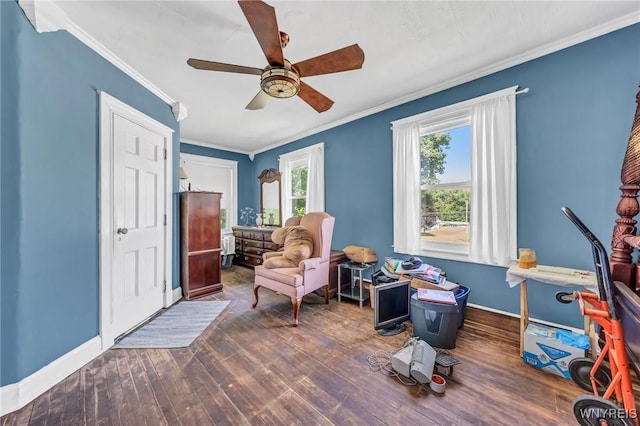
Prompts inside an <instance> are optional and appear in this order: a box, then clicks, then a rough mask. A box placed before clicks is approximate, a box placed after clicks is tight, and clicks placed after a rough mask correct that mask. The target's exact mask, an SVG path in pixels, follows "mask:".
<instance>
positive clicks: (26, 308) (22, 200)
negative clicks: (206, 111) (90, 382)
mask: <svg viewBox="0 0 640 426" xmlns="http://www.w3.org/2000/svg"><path fill="white" fill-rule="evenodd" d="M0 8H1V9H2V15H1V19H2V20H1V24H2V25H1V30H0V31H1V34H2V51H1V54H2V58H3V60H2V128H1V131H2V150H1V156H0V160H1V169H0V170H1V172H2V174H1V179H2V194H1V203H2V217H1V225H2V231H1V235H2V252H1V255H2V258H1V265H2V268H1V270H0V271H1V282H2V286H1V287H2V299H1V303H2V305H1V308H2V312H1V316H2V317H1V322H2V324H1V329H2V337H1V338H2V341H1V342H0V343H1V353H0V358H1V360H2V365H1V366H0V371H1V372H2V379H1V380H2V381H1V382H0V385H6V384H9V383H14V382H17V381H20V380H21V379H23V378H25V377H27V376H29V375H30V374H32V373H34V372H35V371H37V370H38V369H40V368H42V367H43V366H45V365H47V364H48V363H50V362H52V361H53V360H55V359H57V358H58V357H60V356H62V355H64V354H65V353H67V352H69V351H70V350H72V349H74V348H75V347H77V346H79V345H81V344H83V343H85V342H86V341H88V340H90V339H91V338H93V337H95V336H97V335H98V332H99V330H98V326H99V316H98V313H99V312H98V307H99V303H98V295H99V286H98V281H99V269H98V256H99V253H98V244H99V242H98V228H99V224H98V203H99V198H98V195H99V191H98V189H99V186H98V176H99V169H98V165H99V139H98V130H99V116H98V109H99V99H98V93H97V90H104V91H105V92H107V93H109V94H110V95H112V96H114V97H116V98H118V99H120V100H122V101H123V102H125V103H127V104H129V105H131V106H132V107H134V108H136V109H138V110H140V111H143V112H144V113H146V114H147V115H149V116H151V117H152V118H154V119H156V120H158V121H160V122H162V123H163V124H165V125H167V126H169V127H171V128H173V129H174V130H175V131H176V132H175V134H174V140H173V150H174V152H175V153H176V157H175V158H174V164H175V165H177V164H178V163H177V153H178V151H179V137H180V135H179V132H178V124H177V123H176V120H175V119H174V117H173V114H172V112H171V108H170V107H169V106H168V105H167V104H166V103H165V102H163V101H162V100H161V99H159V98H158V97H156V96H155V95H153V94H152V93H150V92H149V91H148V90H147V89H145V88H143V87H142V86H141V85H139V84H138V83H136V82H135V81H133V80H132V79H131V78H130V77H128V76H127V75H125V74H124V73H122V72H121V71H120V70H118V69H117V68H115V67H114V66H113V65H112V64H110V63H109V62H107V61H106V60H105V59H103V58H102V57H100V56H99V55H98V54H96V53H95V52H93V51H92V50H90V49H89V48H87V47H86V46H85V45H84V44H82V43H81V42H79V41H78V40H77V39H75V38H74V37H73V36H71V35H70V34H68V33H67V32H65V31H58V32H54V33H43V34H38V33H37V32H36V31H35V30H34V29H33V27H32V26H31V24H30V23H29V21H28V20H27V19H26V17H25V16H24V14H23V12H22V10H21V9H20V7H19V6H18V4H17V3H16V2H7V1H2V2H0ZM177 187H178V182H177V178H175V179H174V191H177ZM174 211H177V210H176V209H175V207H174ZM174 219H176V220H177V215H176V216H174ZM174 222H175V221H174ZM175 229H177V227H176V223H174V230H175ZM176 252H177V251H176ZM174 265H176V266H177V259H174Z"/></svg>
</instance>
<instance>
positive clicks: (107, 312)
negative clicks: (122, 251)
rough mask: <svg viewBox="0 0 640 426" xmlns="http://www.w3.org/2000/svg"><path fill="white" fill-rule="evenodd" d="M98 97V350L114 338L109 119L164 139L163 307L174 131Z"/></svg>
mask: <svg viewBox="0 0 640 426" xmlns="http://www.w3.org/2000/svg"><path fill="white" fill-rule="evenodd" d="M98 93H99V94H100V212H99V215H100V222H99V227H100V228H99V237H100V249H99V253H100V255H99V262H100V264H99V268H100V293H99V296H100V301H99V309H100V314H99V315H100V337H101V342H102V350H103V351H104V350H107V349H108V348H110V347H111V346H113V343H114V339H115V338H116V337H117V336H113V335H110V333H109V330H108V329H107V327H106V325H107V324H109V323H110V319H111V315H112V312H113V306H111V298H110V297H109V294H110V293H111V289H112V286H113V282H112V279H113V267H114V265H113V247H114V232H115V231H114V229H113V189H114V188H113V118H114V115H118V116H121V117H124V118H126V119H127V120H130V121H132V122H134V123H136V124H138V125H140V126H142V127H144V128H146V129H148V130H150V131H152V132H154V133H157V134H160V135H163V136H164V138H165V149H166V159H167V161H165V162H164V163H165V170H164V179H165V192H166V194H165V198H164V200H165V201H164V211H165V215H166V218H167V219H166V225H165V248H164V268H163V269H164V280H165V283H166V285H165V286H164V297H163V304H164V307H168V306H171V304H172V303H173V291H172V288H173V285H172V250H173V229H172V228H173V226H172V224H173V219H172V217H173V215H172V211H173V208H172V204H173V181H172V177H173V132H174V130H173V129H171V128H170V127H167V126H165V125H164V124H162V123H160V122H158V121H156V120H154V119H153V118H151V117H149V116H147V115H146V114H143V113H142V112H140V111H138V110H136V109H134V108H132V107H130V106H129V105H127V104H125V103H124V102H122V101H120V100H118V99H116V98H114V97H113V96H111V95H109V94H107V93H105V92H103V91H99V92H98Z"/></svg>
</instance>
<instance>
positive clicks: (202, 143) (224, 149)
mask: <svg viewBox="0 0 640 426" xmlns="http://www.w3.org/2000/svg"><path fill="white" fill-rule="evenodd" d="M180 143H187V144H189V145H198V146H202V147H205V148H213V149H219V150H222V151H228V152H235V153H236V154H244V155H249V156H251V154H252V153H251V152H250V151H244V150H241V149H232V148H229V147H228V146H222V145H216V144H212V143H208V142H201V141H196V140H193V139H185V138H181V139H180ZM252 160H253V158H252Z"/></svg>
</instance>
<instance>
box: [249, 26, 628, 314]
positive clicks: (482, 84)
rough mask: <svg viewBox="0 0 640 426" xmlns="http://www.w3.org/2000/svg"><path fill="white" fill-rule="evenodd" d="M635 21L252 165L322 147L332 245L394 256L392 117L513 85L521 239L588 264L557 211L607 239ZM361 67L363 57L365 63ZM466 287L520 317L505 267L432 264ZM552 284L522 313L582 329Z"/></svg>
mask: <svg viewBox="0 0 640 426" xmlns="http://www.w3.org/2000/svg"><path fill="white" fill-rule="evenodd" d="M638 40H640V25H634V26H631V27H627V28H624V29H622V30H619V31H616V32H614V33H610V34H608V35H605V36H603V37H599V38H597V39H594V40H591V41H588V42H585V43H582V44H579V45H576V46H573V47H571V48H568V49H565V50H562V51H559V52H556V53H554V54H550V55H547V56H544V57H542V58H539V59H536V60H532V61H529V62H527V63H524V64H522V65H519V66H515V67H512V68H509V69H507V70H504V71H502V72H498V73H495V74H492V75H489V76H487V77H484V78H481V79H478V80H475V81H472V82H470V83H467V84H463V85H460V86H457V87H454V88H452V89H449V90H445V91H442V92H440V93H436V94H433V95H430V96H427V97H423V98H421V99H418V100H415V101H412V102H409V103H406V104H403V105H400V106H397V107H394V108H391V109H388V110H385V111H382V112H379V113H377V114H374V115H371V116H368V117H364V118H361V119H359V120H356V121H353V122H350V123H347V124H344V125H342V126H339V127H336V128H333V129H329V130H326V131H323V132H321V133H318V134H315V135H313V136H309V137H306V138H304V139H301V140H298V141H295V142H293V143H290V144H287V145H285V146H281V147H278V148H275V149H273V150H270V151H267V152H264V153H261V154H258V155H257V156H256V158H255V160H254V164H255V167H256V170H261V169H263V168H266V167H278V156H279V155H280V154H282V153H286V152H289V151H292V150H294V149H298V148H302V147H305V146H308V145H312V144H314V143H318V142H325V143H326V145H325V194H326V210H327V212H329V213H330V214H332V215H334V216H335V217H336V225H335V231H334V237H333V248H334V249H342V248H343V247H345V246H346V245H349V244H359V245H364V246H369V247H372V248H374V249H375V250H376V252H377V254H378V257H380V258H382V257H385V256H399V257H403V256H405V255H402V254H400V255H398V254H394V253H393V250H392V247H391V245H392V242H393V216H392V200H393V194H392V148H391V143H392V142H391V141H392V135H391V130H390V122H391V121H393V120H397V119H400V118H403V117H408V116H411V115H414V114H418V113H421V112H424V111H428V110H431V109H434V108H438V107H442V106H446V105H449V104H452V103H455V102H459V101H463V100H466V99H469V98H473V97H475V96H479V95H482V94H485V93H489V92H493V91H496V90H499V89H503V88H506V87H509V86H513V85H519V86H520V87H521V88H523V87H528V88H530V89H531V90H530V92H529V93H528V94H522V95H518V97H517V127H518V133H517V138H518V245H519V246H521V247H534V248H535V249H536V252H537V254H538V261H539V262H540V263H541V264H550V265H563V266H568V267H574V268H584V269H593V262H592V258H591V251H590V245H589V244H588V242H587V241H586V240H585V239H584V237H582V235H581V234H579V232H578V231H577V229H576V228H574V226H573V225H572V224H571V223H570V222H569V221H568V220H567V219H566V218H565V217H564V215H563V214H562V212H561V211H560V208H561V207H562V206H565V205H566V206H569V207H571V208H572V209H573V210H574V212H575V213H576V214H578V215H579V216H580V217H581V218H582V220H583V221H584V222H585V223H586V224H587V226H589V227H591V229H592V231H594V232H595V233H596V235H598V236H599V238H600V239H601V240H602V241H603V243H604V244H605V246H608V244H609V241H610V238H611V232H612V229H613V225H614V220H615V218H616V215H615V207H616V205H617V202H618V200H619V194H620V192H619V190H618V187H619V186H620V178H619V176H620V167H621V165H622V159H623V156H624V152H625V149H626V144H627V141H628V139H629V133H630V130H631V123H632V120H633V114H634V112H635V107H636V105H635V94H636V92H637V89H638V82H639V81H640V51H639V50H638ZM365 67H366V64H365ZM425 260H426V261H428V262H430V263H434V264H436V265H438V266H441V267H442V268H444V270H446V271H447V274H448V276H449V278H450V279H451V280H453V281H457V282H460V283H461V284H463V285H465V286H467V287H470V288H471V293H470V295H469V303H475V304H479V305H483V306H487V307H490V308H493V309H498V310H502V311H507V312H512V313H518V312H519V291H518V289H510V288H509V287H508V285H507V284H506V282H505V271H506V269H505V268H500V267H492V266H484V265H478V264H472V263H464V262H454V261H444V260H439V259H428V258H425ZM558 290H559V288H558V287H555V286H551V285H547V284H542V283H535V282H532V283H531V284H530V285H529V311H530V316H532V317H535V318H540V319H544V320H547V321H553V322H557V323H560V324H565V325H568V326H573V327H582V317H581V316H580V314H579V312H578V309H577V307H576V304H573V305H562V304H559V303H557V302H556V301H555V298H554V294H555V292H556V291H558Z"/></svg>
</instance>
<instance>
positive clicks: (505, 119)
mask: <svg viewBox="0 0 640 426" xmlns="http://www.w3.org/2000/svg"><path fill="white" fill-rule="evenodd" d="M516 88H517V86H514V87H511V88H508V89H504V90H501V91H498V92H495V93H491V94H488V95H484V96H481V97H478V98H474V99H471V100H468V101H464V102H460V103H457V104H454V105H450V106H446V107H443V108H439V109H437V110H433V111H428V112H426V113H422V114H418V115H415V116H412V117H408V118H405V119H402V120H397V121H394V122H393V123H392V126H393V180H394V182H393V188H394V194H393V197H394V202H393V209H394V251H395V252H397V253H405V254H413V255H415V254H417V255H424V256H429V257H434V258H444V259H452V260H462V261H469V262H475V263H482V264H490V265H500V266H508V265H509V264H510V263H511V262H512V261H513V259H515V258H516V245H517V238H516V237H517V235H516V233H517V223H516V219H517V214H516V213H517V212H516V205H517V204H516V201H517V200H516V131H515V94H516Z"/></svg>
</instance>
